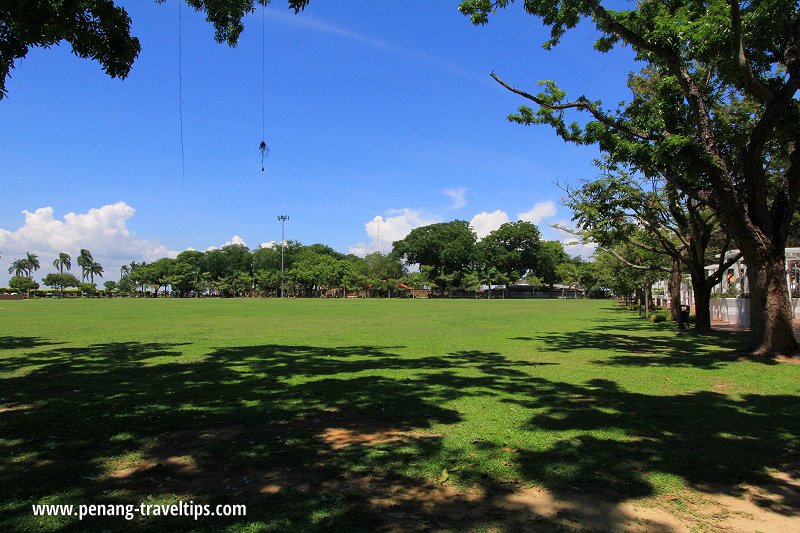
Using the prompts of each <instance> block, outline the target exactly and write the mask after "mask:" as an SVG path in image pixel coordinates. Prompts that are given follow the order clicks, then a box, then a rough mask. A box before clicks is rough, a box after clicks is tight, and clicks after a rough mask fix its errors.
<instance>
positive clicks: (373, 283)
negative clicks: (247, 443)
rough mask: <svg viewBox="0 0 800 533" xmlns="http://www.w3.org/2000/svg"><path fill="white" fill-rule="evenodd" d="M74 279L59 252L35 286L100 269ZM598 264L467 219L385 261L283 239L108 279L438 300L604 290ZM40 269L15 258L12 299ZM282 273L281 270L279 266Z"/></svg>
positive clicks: (220, 289) (187, 290)
mask: <svg viewBox="0 0 800 533" xmlns="http://www.w3.org/2000/svg"><path fill="white" fill-rule="evenodd" d="M75 262H76V263H77V265H78V267H79V268H80V275H81V278H80V279H78V278H77V277H76V276H75V275H74V274H73V273H72V272H71V270H72V266H73V265H72V257H70V255H69V254H67V253H64V252H62V253H60V254H59V255H58V257H57V258H56V259H55V260H54V261H53V266H54V267H55V268H56V269H57V270H58V272H52V273H49V274H47V275H46V276H44V278H43V279H42V283H43V284H44V285H45V286H48V287H52V288H53V289H55V290H58V291H60V292H62V293H63V292H64V291H65V290H69V289H71V290H74V289H79V290H80V291H81V292H83V293H87V294H91V293H94V292H96V291H97V286H96V284H95V277H96V276H97V277H102V276H103V274H104V270H103V267H102V266H101V265H100V264H99V263H97V262H96V261H95V260H94V259H93V258H92V255H91V252H89V251H88V250H85V249H83V250H81V251H80V254H79V256H78V257H77V260H76V261H75ZM598 265H600V264H599V263H597V264H596V263H594V262H586V261H582V260H581V259H580V258H577V257H576V258H571V257H569V256H568V255H567V253H566V252H565V250H564V246H563V245H562V244H561V243H560V242H557V241H545V240H542V239H541V235H540V232H539V230H538V228H537V227H536V226H535V225H534V224H531V223H529V222H523V221H520V222H513V223H512V222H509V223H506V224H503V225H502V226H501V227H500V228H498V229H497V230H495V231H493V232H491V233H490V234H489V235H487V236H486V237H484V238H483V239H478V238H477V236H476V234H475V232H474V231H473V229H472V228H471V227H470V226H469V224H468V223H467V222H466V221H463V220H455V221H452V222H445V223H439V224H431V225H428V226H423V227H420V228H416V229H414V230H413V231H411V232H410V233H409V234H408V235H407V236H406V237H405V238H404V239H402V240H399V241H396V242H395V243H394V245H393V249H392V251H391V252H390V253H388V254H382V253H379V252H373V253H371V254H368V255H366V256H365V257H357V256H355V255H353V254H342V253H340V252H337V251H336V250H334V249H333V248H331V247H330V246H326V245H324V244H312V245H303V244H301V243H300V242H297V241H292V240H289V241H286V242H285V243H284V245H283V247H281V246H275V247H271V248H259V249H255V250H250V249H249V248H248V247H247V246H245V245H240V244H229V245H227V246H223V247H222V248H219V249H212V250H208V251H205V252H201V251H196V250H186V251H184V252H181V253H180V254H178V256H177V257H175V258H169V257H164V258H161V259H157V260H155V261H151V262H137V261H132V262H131V263H129V264H125V265H123V266H122V267H121V268H120V277H119V281H111V280H109V281H106V282H105V283H104V288H105V290H106V291H107V292H108V293H115V294H120V295H149V296H159V295H161V294H164V293H165V292H167V291H169V292H170V293H171V294H172V295H173V296H178V297H189V296H196V295H216V296H243V295H253V294H259V295H266V296H269V295H279V294H281V293H282V292H283V293H287V294H290V295H293V296H319V295H321V294H323V293H326V292H330V291H337V292H340V293H342V294H344V293H347V292H352V291H359V292H363V293H365V294H368V295H371V296H391V295H392V294H393V293H396V292H397V290H398V287H399V286H401V285H405V286H407V287H410V288H412V289H421V288H424V287H428V288H430V289H431V290H432V291H433V292H434V293H436V294H438V295H443V294H446V293H447V292H448V291H452V290H454V289H462V290H468V291H474V290H478V289H479V288H480V287H481V286H486V285H490V286H493V285H506V284H510V283H516V282H520V281H524V282H526V283H528V284H529V285H534V286H548V287H550V288H551V289H552V287H553V285H554V284H556V283H564V284H566V285H569V286H573V287H583V288H586V289H592V288H599V287H607V286H608V283H609V282H610V280H611V278H610V277H609V275H608V274H609V273H608V272H606V273H604V272H603V271H602V270H601V269H598V268H597V267H598ZM39 267H40V263H39V259H38V257H37V256H36V255H35V254H30V253H29V254H27V257H26V258H23V259H15V260H14V261H13V262H12V266H11V268H10V269H9V273H10V274H14V277H12V278H11V280H10V282H9V286H10V287H11V288H12V289H15V290H19V291H30V290H33V289H37V288H38V287H39V284H38V283H37V282H36V281H34V280H33V277H32V275H33V273H34V272H35V271H37V270H38V269H39ZM282 267H283V268H282Z"/></svg>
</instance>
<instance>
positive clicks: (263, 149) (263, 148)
mask: <svg viewBox="0 0 800 533" xmlns="http://www.w3.org/2000/svg"><path fill="white" fill-rule="evenodd" d="M258 151H259V152H261V172H264V160H265V159H266V158H267V157H268V156H269V148H267V143H266V141H261V144H259V145H258Z"/></svg>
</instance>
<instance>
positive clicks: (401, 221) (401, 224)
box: [350, 208, 439, 257]
mask: <svg viewBox="0 0 800 533" xmlns="http://www.w3.org/2000/svg"><path fill="white" fill-rule="evenodd" d="M386 214H387V217H386V218H384V217H382V216H380V215H378V216H376V217H374V218H373V219H372V220H370V221H369V222H367V223H366V224H364V228H365V229H366V232H367V236H368V237H369V239H370V241H369V243H363V242H359V243H358V244H356V245H355V246H351V247H350V253H351V254H355V255H357V256H360V257H364V256H365V255H367V254H368V253H371V252H375V251H378V252H381V253H388V252H390V251H391V250H392V243H393V242H394V241H397V240H400V239H402V238H403V237H405V236H406V235H408V234H409V233H410V232H411V230H412V229H414V228H418V227H420V226H427V225H428V224H433V223H435V222H439V217H437V216H428V215H424V214H423V213H421V212H420V211H415V210H413V209H408V208H405V209H391V210H389V211H387V212H386Z"/></svg>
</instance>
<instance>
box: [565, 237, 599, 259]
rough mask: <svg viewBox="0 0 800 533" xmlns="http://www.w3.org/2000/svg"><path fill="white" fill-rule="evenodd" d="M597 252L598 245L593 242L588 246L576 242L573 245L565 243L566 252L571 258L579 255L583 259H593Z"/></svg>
mask: <svg viewBox="0 0 800 533" xmlns="http://www.w3.org/2000/svg"><path fill="white" fill-rule="evenodd" d="M595 250H597V244H596V243H593V242H591V243H587V244H581V243H580V242H576V241H573V242H572V243H571V244H570V243H564V251H565V252H567V255H569V256H570V257H575V256H576V255H579V256H580V257H581V258H582V259H591V257H592V256H593V255H594V252H595Z"/></svg>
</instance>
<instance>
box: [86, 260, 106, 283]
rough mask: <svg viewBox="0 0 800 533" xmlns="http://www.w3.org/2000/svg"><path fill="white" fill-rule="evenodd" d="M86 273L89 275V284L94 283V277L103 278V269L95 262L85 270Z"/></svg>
mask: <svg viewBox="0 0 800 533" xmlns="http://www.w3.org/2000/svg"><path fill="white" fill-rule="evenodd" d="M87 272H88V274H89V278H90V282H91V283H94V277H95V276H100V277H101V278H102V277H103V267H102V265H101V264H100V263H98V262H97V261H92V263H91V264H90V265H89V268H88V269H87Z"/></svg>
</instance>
